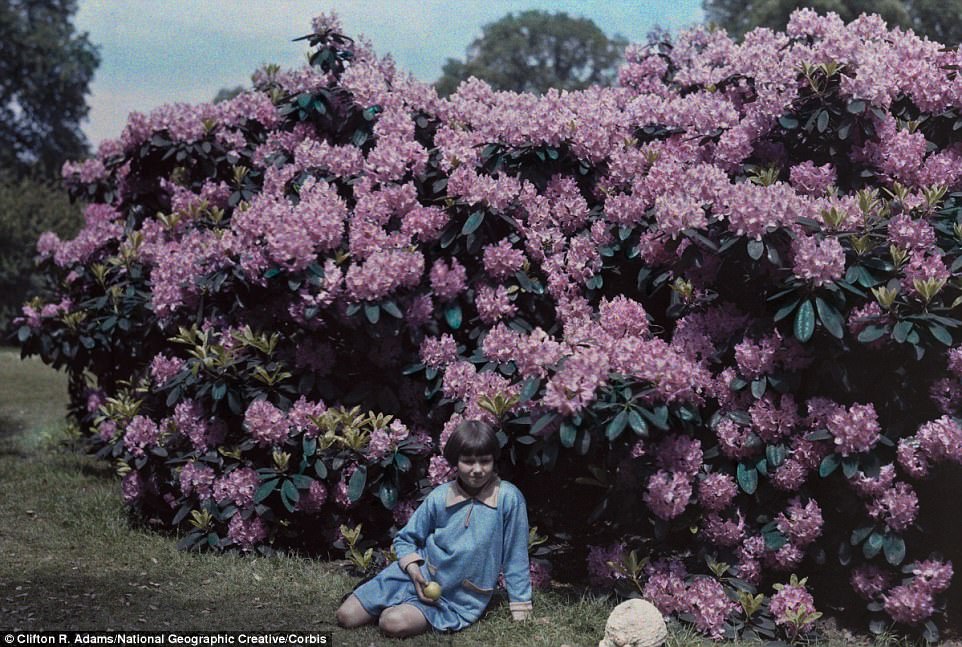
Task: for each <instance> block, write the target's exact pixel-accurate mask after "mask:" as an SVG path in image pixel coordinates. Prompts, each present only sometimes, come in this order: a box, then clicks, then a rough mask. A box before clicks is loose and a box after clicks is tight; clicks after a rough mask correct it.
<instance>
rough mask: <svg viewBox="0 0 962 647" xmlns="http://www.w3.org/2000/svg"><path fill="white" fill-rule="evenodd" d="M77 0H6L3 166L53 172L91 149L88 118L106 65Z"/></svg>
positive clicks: (1, 28)
mask: <svg viewBox="0 0 962 647" xmlns="http://www.w3.org/2000/svg"><path fill="white" fill-rule="evenodd" d="M76 11H77V3H76V1H75V0H0V43H2V45H0V48H2V56H0V168H2V169H6V170H8V171H13V172H15V173H16V174H18V175H23V174H24V173H27V172H32V173H40V174H42V175H45V176H47V177H51V176H53V175H55V174H56V173H58V172H59V170H60V166H61V164H63V162H64V161H65V160H67V159H75V158H78V157H81V156H83V155H84V154H86V152H87V140H86V137H85V136H84V134H83V132H82V131H81V130H80V122H81V120H83V119H84V118H85V117H86V116H87V112H88V108H87V102H86V95H87V92H88V91H89V86H90V81H91V79H92V78H93V75H94V70H96V69H97V65H99V63H100V57H99V55H98V53H97V48H96V47H95V46H94V45H93V44H92V43H91V42H90V41H89V40H88V38H87V34H86V33H77V32H76V31H75V30H74V26H73V24H72V20H73V16H74V14H75V13H76Z"/></svg>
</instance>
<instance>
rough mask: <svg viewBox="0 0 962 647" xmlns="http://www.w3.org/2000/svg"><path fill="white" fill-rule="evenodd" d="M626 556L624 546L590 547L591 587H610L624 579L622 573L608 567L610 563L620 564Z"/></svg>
mask: <svg viewBox="0 0 962 647" xmlns="http://www.w3.org/2000/svg"><path fill="white" fill-rule="evenodd" d="M624 554H625V545H624V544H609V545H608V546H588V581H589V582H591V585H592V586H597V587H602V586H603V587H608V586H611V585H613V584H614V583H615V580H620V579H624V577H625V576H624V575H623V574H622V573H621V572H619V571H618V570H617V569H614V568H612V567H611V566H609V565H608V562H614V563H615V564H620V563H621V560H622V558H623V557H624Z"/></svg>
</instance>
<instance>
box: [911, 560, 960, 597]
mask: <svg viewBox="0 0 962 647" xmlns="http://www.w3.org/2000/svg"><path fill="white" fill-rule="evenodd" d="M912 574H913V575H915V579H914V580H913V582H912V583H913V585H914V586H915V587H916V588H918V589H919V590H922V591H926V592H928V593H930V594H932V595H938V594H939V593H942V592H944V591H945V590H946V589H948V588H949V584H950V583H951V582H952V575H953V570H952V562H940V561H938V560H934V559H932V560H927V561H924V562H918V563H916V564H915V565H914V567H913V568H912Z"/></svg>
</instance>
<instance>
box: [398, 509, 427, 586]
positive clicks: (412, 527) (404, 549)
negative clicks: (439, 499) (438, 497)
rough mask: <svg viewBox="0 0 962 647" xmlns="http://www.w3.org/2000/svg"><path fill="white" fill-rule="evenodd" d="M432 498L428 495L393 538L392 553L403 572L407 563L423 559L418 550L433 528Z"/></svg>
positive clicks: (405, 570)
mask: <svg viewBox="0 0 962 647" xmlns="http://www.w3.org/2000/svg"><path fill="white" fill-rule="evenodd" d="M434 498H435V497H432V496H431V495H428V497H427V498H426V499H424V501H422V502H421V505H419V506H418V508H417V510H415V511H414V514H413V515H411V518H410V519H408V522H407V524H405V526H404V527H403V528H401V530H400V532H398V534H397V536H396V537H395V538H394V554H395V555H397V557H398V565H399V566H400V567H401V570H402V571H404V572H407V567H408V565H409V564H412V563H414V562H421V561H424V558H423V557H421V555H420V554H419V553H418V551H419V550H420V549H421V548H423V547H424V545H425V543H426V542H427V539H428V535H429V534H430V533H431V530H433V529H434V504H433V501H434Z"/></svg>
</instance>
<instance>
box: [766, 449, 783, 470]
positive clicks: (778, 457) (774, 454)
mask: <svg viewBox="0 0 962 647" xmlns="http://www.w3.org/2000/svg"><path fill="white" fill-rule="evenodd" d="M765 458H766V459H767V460H768V464H769V465H770V466H771V467H778V466H779V465H781V464H782V463H784V462H785V447H783V446H782V445H769V446H768V447H766V448H765Z"/></svg>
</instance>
